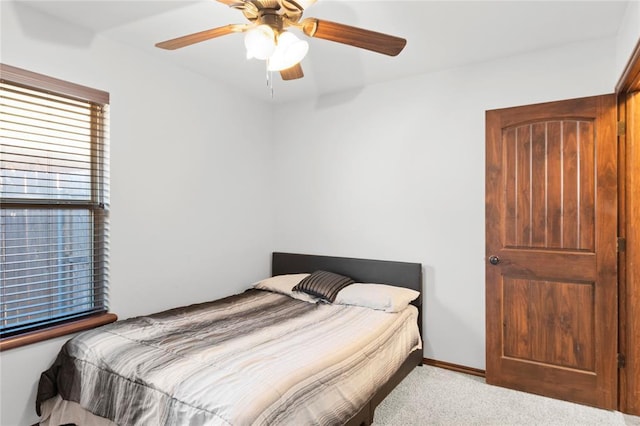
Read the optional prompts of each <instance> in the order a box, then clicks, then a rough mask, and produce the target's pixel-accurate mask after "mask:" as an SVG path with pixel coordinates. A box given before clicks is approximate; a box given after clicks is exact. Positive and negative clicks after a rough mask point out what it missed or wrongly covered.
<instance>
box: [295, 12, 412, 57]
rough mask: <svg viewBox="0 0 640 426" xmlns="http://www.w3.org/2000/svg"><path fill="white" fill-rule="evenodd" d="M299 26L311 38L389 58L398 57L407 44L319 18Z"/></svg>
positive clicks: (388, 36)
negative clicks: (365, 50)
mask: <svg viewBox="0 0 640 426" xmlns="http://www.w3.org/2000/svg"><path fill="white" fill-rule="evenodd" d="M298 26H299V27H301V28H302V31H303V32H304V33H305V34H306V35H308V36H309V37H315V38H321V39H324V40H329V41H335V42H337V43H342V44H348V45H350V46H355V47H359V48H361V49H367V50H371V51H373V52H377V53H382V54H384V55H389V56H396V55H398V53H400V52H402V49H404V46H405V45H406V44H407V40H405V39H403V38H400V37H395V36H392V35H388V34H383V33H378V32H375V31H371V30H365V29H362V28H357V27H352V26H350V25H345V24H338V23H336V22H331V21H325V20H323V19H317V18H307V19H304V20H303V21H302V22H300V24H299V25H298Z"/></svg>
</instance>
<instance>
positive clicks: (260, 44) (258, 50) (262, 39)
mask: <svg viewBox="0 0 640 426" xmlns="http://www.w3.org/2000/svg"><path fill="white" fill-rule="evenodd" d="M244 46H245V47H246V49H247V59H251V58H256V59H261V60H265V59H268V58H270V57H271V56H272V55H273V54H274V52H275V50H276V35H275V32H274V31H273V28H271V27H270V26H269V25H258V26H257V27H255V28H252V29H250V30H248V31H247V32H246V34H245V36H244Z"/></svg>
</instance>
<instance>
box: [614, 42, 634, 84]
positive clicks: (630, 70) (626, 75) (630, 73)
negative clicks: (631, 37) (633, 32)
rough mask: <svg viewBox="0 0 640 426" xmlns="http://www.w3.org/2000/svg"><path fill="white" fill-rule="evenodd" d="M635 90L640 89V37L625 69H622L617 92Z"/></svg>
mask: <svg viewBox="0 0 640 426" xmlns="http://www.w3.org/2000/svg"><path fill="white" fill-rule="evenodd" d="M634 90H640V39H639V40H638V43H636V47H635V49H633V52H632V53H631V57H630V58H629V61H628V62H627V65H626V66H625V67H624V71H622V75H621V76H620V79H619V80H618V84H616V93H617V94H620V93H627V92H632V91H634Z"/></svg>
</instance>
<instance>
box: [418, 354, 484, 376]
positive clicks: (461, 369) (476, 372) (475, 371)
mask: <svg viewBox="0 0 640 426" xmlns="http://www.w3.org/2000/svg"><path fill="white" fill-rule="evenodd" d="M422 363H423V364H425V365H430V366H432V367H439V368H443V369H445V370H450V371H455V372H456V373H464V374H470V375H472V376H477V377H482V378H484V377H485V370H480V369H479V368H473V367H467V366H466V365H459V364H453V363H451V362H446V361H438V360H437V359H430V358H424V359H423V360H422Z"/></svg>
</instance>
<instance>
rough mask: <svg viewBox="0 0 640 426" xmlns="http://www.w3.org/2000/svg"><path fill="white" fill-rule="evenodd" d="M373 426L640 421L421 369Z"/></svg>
mask: <svg viewBox="0 0 640 426" xmlns="http://www.w3.org/2000/svg"><path fill="white" fill-rule="evenodd" d="M374 425H375V426H409V425H456V426H462V425H500V426H502V425H505V426H508V425H549V426H556V425H557V426H573V425H575V426H578V425H580V426H582V425H599V426H608V425H620V426H625V425H626V426H631V425H633V426H640V417H636V416H628V415H624V414H622V413H619V412H617V411H607V410H601V409H598V408H593V407H588V406H584V405H580V404H573V403H570V402H565V401H559V400H556V399H551V398H545V397H542V396H538V395H533V394H528V393H524V392H518V391H513V390H509V389H505V388H501V387H497V386H491V385H487V384H486V383H485V382H484V379H482V378H480V377H474V376H468V375H465V374H459V373H455V372H452V371H448V370H444V369H441V368H436V367H430V366H426V365H425V366H421V367H418V368H415V369H414V370H413V371H412V372H411V373H410V374H409V375H408V376H407V377H406V378H405V380H403V381H402V383H400V385H398V387H397V388H396V389H394V390H393V392H391V394H389V396H388V397H387V398H386V399H385V400H384V401H383V402H382V403H381V404H380V405H379V406H378V408H377V409H376V413H375V417H374Z"/></svg>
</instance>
